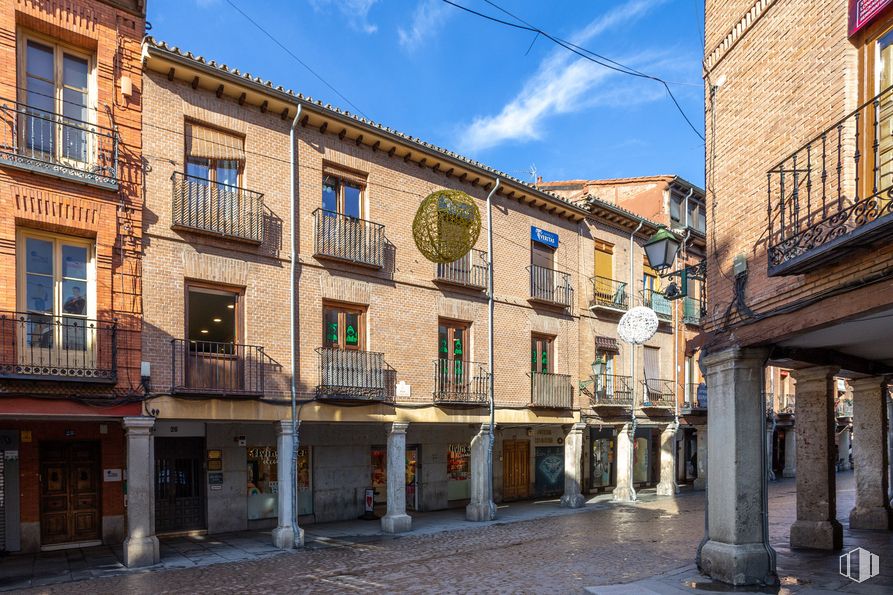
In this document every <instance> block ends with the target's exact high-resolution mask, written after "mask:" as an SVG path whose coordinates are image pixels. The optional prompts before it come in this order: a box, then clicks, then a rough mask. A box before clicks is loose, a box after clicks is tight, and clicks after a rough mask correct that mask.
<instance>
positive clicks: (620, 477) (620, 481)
mask: <svg viewBox="0 0 893 595" xmlns="http://www.w3.org/2000/svg"><path fill="white" fill-rule="evenodd" d="M633 440H635V430H634V429H633V424H632V423H628V424H623V427H622V428H620V431H619V432H618V433H617V482H616V483H617V485H616V486H614V492H613V495H614V501H615V502H635V500H636V489H635V488H634V487H633Z"/></svg>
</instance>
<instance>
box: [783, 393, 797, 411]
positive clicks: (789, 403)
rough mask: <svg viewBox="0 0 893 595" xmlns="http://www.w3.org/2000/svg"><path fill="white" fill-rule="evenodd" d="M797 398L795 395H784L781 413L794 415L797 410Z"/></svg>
mask: <svg viewBox="0 0 893 595" xmlns="http://www.w3.org/2000/svg"><path fill="white" fill-rule="evenodd" d="M796 406H797V405H796V396H795V395H782V396H781V411H782V412H784V413H794V410H795V409H796Z"/></svg>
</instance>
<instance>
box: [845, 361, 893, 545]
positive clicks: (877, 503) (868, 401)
mask: <svg viewBox="0 0 893 595" xmlns="http://www.w3.org/2000/svg"><path fill="white" fill-rule="evenodd" d="M851 384H852V387H853V430H854V432H855V434H856V440H855V442H854V443H853V467H855V475H856V506H855V508H853V511H852V512H851V513H850V527H851V528H853V529H889V528H891V526H893V525H891V524H890V523H891V512H890V503H889V501H888V500H887V487H888V486H887V460H886V455H887V416H886V413H887V412H886V411H885V409H886V403H885V401H886V400H887V387H886V384H885V383H884V379H883V378H879V377H874V378H862V379H859V380H852V381H851Z"/></svg>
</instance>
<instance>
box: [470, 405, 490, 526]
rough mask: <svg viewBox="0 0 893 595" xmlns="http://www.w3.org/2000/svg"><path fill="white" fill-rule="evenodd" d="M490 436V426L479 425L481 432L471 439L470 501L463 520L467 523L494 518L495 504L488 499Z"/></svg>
mask: <svg viewBox="0 0 893 595" xmlns="http://www.w3.org/2000/svg"><path fill="white" fill-rule="evenodd" d="M490 434H491V432H490V424H489V423H486V424H481V431H480V432H478V434H477V436H475V437H474V438H472V439H471V462H470V465H471V501H470V502H469V503H468V506H466V507H465V519H466V520H469V521H492V520H493V519H495V518H496V504H494V503H493V500H491V499H490V493H491V491H490V486H491V484H492V482H493V476H492V475H491V474H490V472H489V469H487V448H488V446H489V443H490Z"/></svg>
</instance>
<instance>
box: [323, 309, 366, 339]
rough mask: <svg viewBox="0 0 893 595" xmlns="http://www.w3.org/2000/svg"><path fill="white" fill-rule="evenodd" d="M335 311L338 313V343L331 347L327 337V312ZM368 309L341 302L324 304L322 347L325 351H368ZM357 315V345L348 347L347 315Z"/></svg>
mask: <svg viewBox="0 0 893 595" xmlns="http://www.w3.org/2000/svg"><path fill="white" fill-rule="evenodd" d="M331 310H334V311H335V312H337V313H338V342H337V344H336V345H330V344H329V341H328V338H327V337H326V312H327V311H331ZM367 311H368V308H366V307H364V306H357V305H355V304H345V303H341V302H328V301H326V302H323V304H322V325H321V330H322V345H323V347H324V348H325V349H338V350H345V351H368V349H367V347H366V340H367V335H366V314H367ZM348 314H356V315H357V331H358V333H357V335H358V336H357V344H356V345H348V344H347V338H346V336H345V332H346V329H347V323H346V320H347V315H348Z"/></svg>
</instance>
